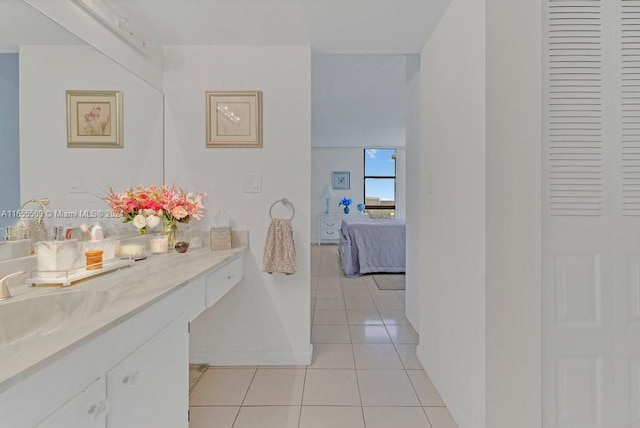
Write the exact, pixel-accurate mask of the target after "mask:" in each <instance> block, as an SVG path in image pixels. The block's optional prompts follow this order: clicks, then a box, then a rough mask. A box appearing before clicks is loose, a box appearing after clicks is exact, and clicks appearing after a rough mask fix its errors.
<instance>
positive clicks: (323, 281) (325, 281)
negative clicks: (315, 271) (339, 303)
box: [318, 277, 342, 290]
mask: <svg viewBox="0 0 640 428" xmlns="http://www.w3.org/2000/svg"><path fill="white" fill-rule="evenodd" d="M318 288H324V289H337V290H341V289H342V281H340V278H335V277H332V278H324V277H320V279H319V280H318Z"/></svg>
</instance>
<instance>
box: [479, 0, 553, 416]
mask: <svg viewBox="0 0 640 428" xmlns="http://www.w3.org/2000/svg"><path fill="white" fill-rule="evenodd" d="M486 3H487V33H486V34H487V237H488V238H487V426H488V427H492V428H511V427H515V426H517V427H522V428H537V427H540V426H541V425H542V422H541V412H540V408H541V385H540V382H541V344H540V342H541V311H540V307H541V172H540V168H541V162H540V161H541V158H542V157H541V141H542V134H541V111H542V110H541V93H542V91H541V82H542V73H541V57H542V56H541V50H542V48H541V41H542V37H541V24H540V23H541V1H531V0H486Z"/></svg>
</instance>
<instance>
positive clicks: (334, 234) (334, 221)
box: [318, 213, 369, 245]
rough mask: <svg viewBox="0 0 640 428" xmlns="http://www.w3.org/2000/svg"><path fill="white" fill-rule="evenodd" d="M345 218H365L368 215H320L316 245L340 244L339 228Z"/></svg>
mask: <svg viewBox="0 0 640 428" xmlns="http://www.w3.org/2000/svg"><path fill="white" fill-rule="evenodd" d="M347 216H353V217H355V216H365V217H369V214H367V213H364V214H360V213H354V214H320V227H319V235H318V245H320V244H322V243H323V242H327V243H332V244H337V243H339V242H340V227H341V226H342V218H343V217H347Z"/></svg>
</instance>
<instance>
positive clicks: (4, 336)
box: [0, 290, 115, 351]
mask: <svg viewBox="0 0 640 428" xmlns="http://www.w3.org/2000/svg"><path fill="white" fill-rule="evenodd" d="M114 297H115V295H114V294H113V293H111V292H109V291H94V290H82V291H64V292H55V293H51V294H44V295H40V296H35V297H31V298H26V299H20V300H8V301H6V302H2V303H0V351H2V350H3V349H5V348H6V347H8V346H11V345H15V344H16V343H19V342H22V341H26V340H31V339H36V340H37V339H38V338H41V337H44V336H47V335H50V334H53V333H57V332H59V331H61V330H63V329H64V328H68V327H70V326H73V325H74V323H81V322H82V321H83V320H85V319H87V318H89V317H91V316H92V315H94V314H95V313H97V312H100V311H101V310H103V309H104V308H105V307H106V306H107V305H108V304H109V303H110V302H112V301H113V300H114Z"/></svg>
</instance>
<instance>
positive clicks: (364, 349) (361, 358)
mask: <svg viewBox="0 0 640 428" xmlns="http://www.w3.org/2000/svg"><path fill="white" fill-rule="evenodd" d="M353 355H354V357H355V360H356V368H357V369H402V368H403V366H402V362H401V361H400V357H398V353H397V352H396V348H395V347H394V346H393V345H387V344H362V345H353Z"/></svg>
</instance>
